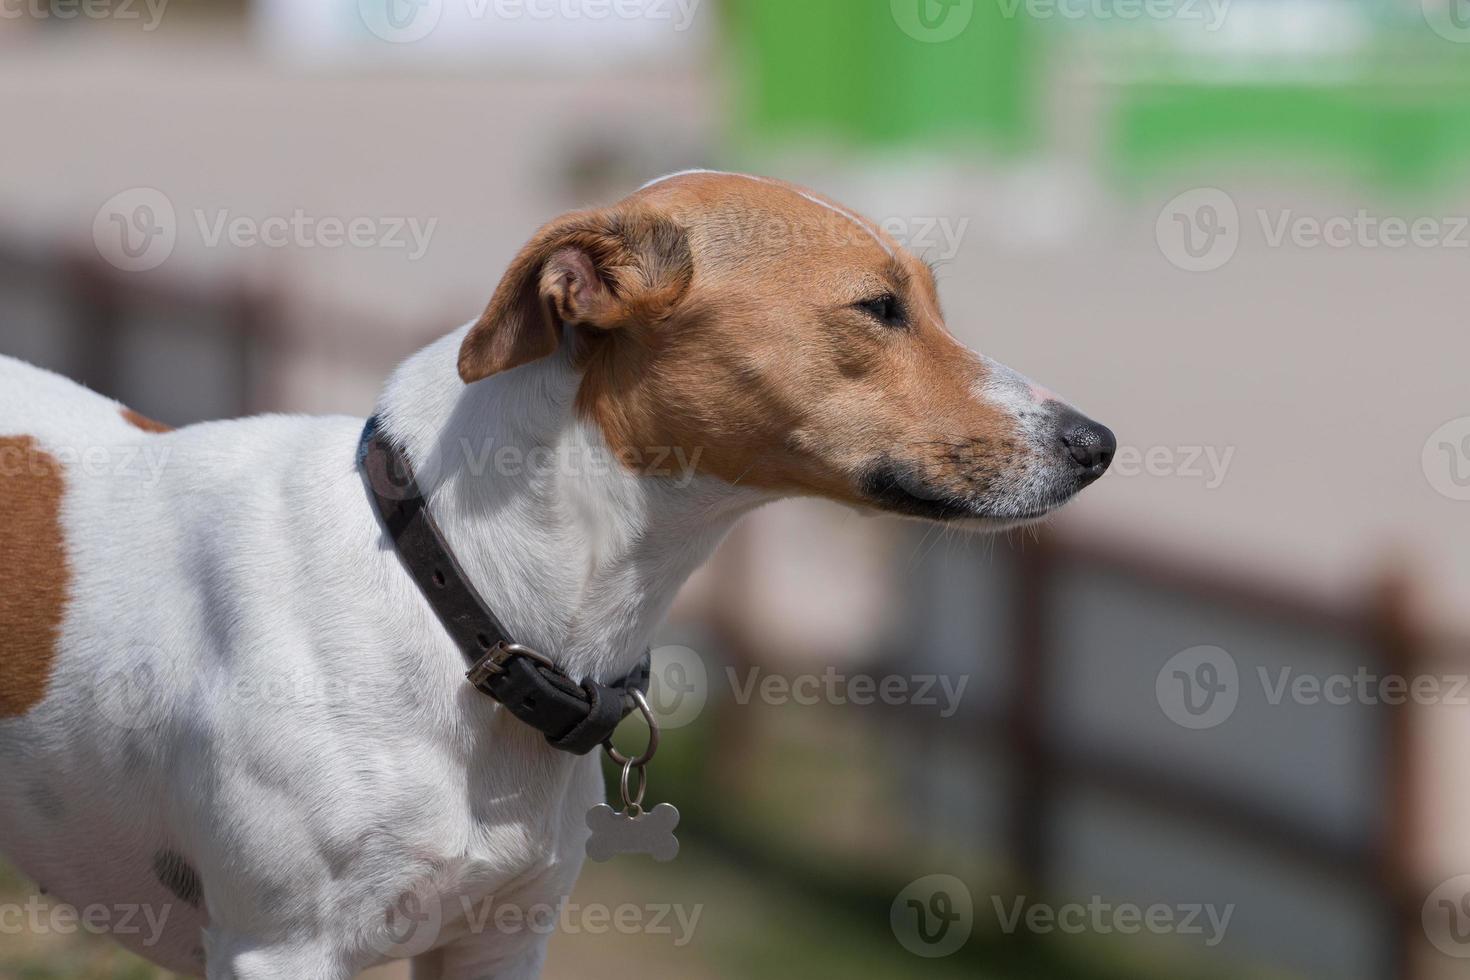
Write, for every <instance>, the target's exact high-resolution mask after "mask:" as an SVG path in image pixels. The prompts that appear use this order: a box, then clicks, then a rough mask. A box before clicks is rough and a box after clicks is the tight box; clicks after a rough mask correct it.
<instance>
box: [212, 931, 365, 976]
mask: <svg viewBox="0 0 1470 980" xmlns="http://www.w3.org/2000/svg"><path fill="white" fill-rule="evenodd" d="M205 948H206V950H207V960H206V962H207V963H208V966H207V967H206V972H205V975H206V977H207V978H208V980H283V978H286V977H290V978H292V980H298V978H299V980H308V978H309V980H352V976H353V970H352V968H351V967H350V966H349V965H348V964H346V963H344V962H343V961H342V957H340V956H338V955H335V954H334V953H333V952H332V951H330V950H327V949H323V948H321V947H319V946H289V947H286V946H262V945H260V944H259V943H256V942H253V941H251V940H249V939H245V938H243V937H235V936H225V935H218V934H211V935H208V937H207V939H206V942H205Z"/></svg>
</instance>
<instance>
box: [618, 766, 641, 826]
mask: <svg viewBox="0 0 1470 980" xmlns="http://www.w3.org/2000/svg"><path fill="white" fill-rule="evenodd" d="M634 772H637V773H638V793H637V795H634V794H632V793H629V792H628V776H629V775H630V774H631V773H634ZM618 785H619V787H620V788H621V789H622V791H623V808H624V809H626V810H628V811H629V812H630V813H631V814H632V815H633V816H637V815H638V814H639V813H641V812H642V810H643V794H644V793H645V792H647V791H648V770H647V769H645V768H643V767H642V766H639V765H634V763H633V760H632V759H629V760H628V761H627V762H625V763H623V778H622V780H621V782H620V783H619V784H618Z"/></svg>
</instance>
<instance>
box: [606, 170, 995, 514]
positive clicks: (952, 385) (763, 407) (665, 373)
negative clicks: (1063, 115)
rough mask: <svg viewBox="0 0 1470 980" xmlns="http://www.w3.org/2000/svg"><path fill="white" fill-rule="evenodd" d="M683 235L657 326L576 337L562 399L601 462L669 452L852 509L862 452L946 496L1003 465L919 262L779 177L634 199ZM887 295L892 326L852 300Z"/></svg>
mask: <svg viewBox="0 0 1470 980" xmlns="http://www.w3.org/2000/svg"><path fill="white" fill-rule="evenodd" d="M635 200H637V201H638V202H639V206H640V207H643V208H647V207H650V206H652V207H653V208H655V209H656V210H658V211H661V212H663V213H665V214H667V215H668V216H669V217H670V218H671V219H672V220H673V221H674V222H676V223H677V224H679V225H681V226H683V227H685V228H686V229H687V234H688V239H689V243H690V248H691V252H692V255H693V259H694V266H695V267H696V269H697V270H698V275H697V276H695V277H694V280H693V282H692V283H691V284H690V285H689V287H688V288H687V289H686V290H684V291H683V293H682V294H681V295H680V297H679V300H678V302H677V305H676V306H675V307H674V308H673V309H672V310H671V311H670V313H669V314H667V315H666V317H665V318H664V319H663V320H662V321H661V322H659V323H655V324H652V325H649V326H641V327H639V326H635V327H631V328H628V329H625V330H622V331H615V332H607V333H604V334H600V335H594V334H589V335H587V336H586V337H585V338H584V340H585V349H584V351H583V352H582V364H583V366H584V367H585V369H586V374H585V376H584V381H583V385H582V388H581V391H580V392H579V394H578V407H579V408H580V410H581V411H582V413H583V414H584V416H588V417H591V418H594V419H596V421H597V422H598V423H599V425H600V427H601V429H602V431H603V434H604V435H605V436H606V438H607V440H608V442H609V443H610V444H611V446H612V448H613V449H614V451H616V452H617V453H618V455H619V457H621V458H623V459H625V460H627V461H630V463H631V465H632V468H633V469H635V470H636V469H638V465H637V464H638V462H639V461H641V460H649V459H662V458H664V457H663V456H662V455H661V454H660V450H661V449H664V448H675V449H678V450H680V451H681V452H682V453H683V454H684V458H686V459H697V460H698V463H697V469H698V470H700V471H702V472H705V473H708V474H710V475H713V476H717V477H719V478H721V479H723V480H724V481H726V482H729V483H735V482H739V483H740V484H742V485H745V486H752V487H758V488H763V489H769V490H774V491H778V492H783V493H798V494H802V493H814V494H818V495H821V496H825V497H829V498H834V499H837V500H842V501H847V502H854V503H855V502H860V500H859V498H858V496H857V495H856V486H855V483H854V474H856V473H858V472H860V471H861V470H862V467H863V466H864V464H865V463H867V462H868V461H870V460H871V459H872V458H873V456H874V454H875V453H877V452H886V453H888V454H890V455H892V456H894V457H896V458H901V459H904V460H909V461H912V462H913V463H915V464H917V465H919V466H922V468H923V470H924V472H925V473H926V475H928V476H929V477H930V478H931V479H932V480H933V481H935V482H936V483H939V484H943V485H950V486H952V487H953V488H954V489H955V490H956V492H959V491H961V490H962V489H963V488H964V487H966V486H968V485H969V483H971V482H972V481H973V480H974V479H975V474H976V473H977V472H978V473H985V472H999V471H1002V470H1004V469H1006V468H1007V467H1008V466H1009V465H1011V464H1012V462H1013V459H1014V457H1015V455H1016V443H1015V441H1014V436H1015V423H1014V420H1013V419H1012V418H1011V417H1009V415H1008V414H1007V413H1006V412H1005V411H1004V410H1001V409H999V408H996V407H994V406H992V405H989V404H987V403H985V402H983V401H981V400H980V399H977V398H976V397H975V396H974V394H973V391H974V389H975V387H976V385H977V384H979V383H980V382H982V381H983V379H984V377H985V374H986V368H985V365H984V364H983V363H982V362H981V361H980V360H979V359H978V358H977V357H975V356H974V355H973V354H971V353H970V352H969V351H967V350H965V349H964V347H963V346H962V345H961V344H960V343H959V342H958V341H957V340H955V338H954V337H953V335H951V334H950V333H949V331H948V330H947V329H946V328H945V327H944V322H943V314H942V313H941V312H940V309H939V300H938V295H937V292H936V288H935V282H934V277H933V275H932V273H931V272H930V270H929V268H928V267H927V266H926V265H924V263H922V262H920V261H918V260H917V259H916V258H915V257H914V256H912V255H911V254H910V253H908V252H907V250H905V249H903V248H901V247H900V246H899V245H898V243H896V242H893V241H891V240H889V239H887V238H885V237H883V236H882V233H881V231H877V230H876V226H873V225H871V224H870V223H867V222H865V221H863V220H862V219H860V218H857V217H856V216H854V215H851V214H850V213H848V212H845V211H834V210H832V209H831V208H829V207H825V206H822V205H821V204H819V203H814V201H813V200H812V198H811V197H810V196H809V195H806V194H804V193H803V192H801V191H800V190H799V189H797V188H794V187H792V186H790V185H785V184H781V183H779V182H775V181H768V180H759V181H757V180H751V179H748V178H738V177H727V176H693V177H689V178H685V179H680V180H673V181H668V182H666V183H661V184H659V185H657V186H655V187H653V188H651V189H649V190H646V191H643V192H641V193H640V194H638V195H635ZM885 293H887V294H891V295H893V296H895V297H897V298H898V299H899V300H901V301H902V304H903V306H904V307H905V309H906V310H907V312H908V320H909V324H908V326H907V327H906V328H905V329H902V330H888V329H885V328H882V327H879V326H876V325H874V324H873V323H872V322H871V320H870V319H869V318H868V317H866V316H865V315H864V314H862V313H861V312H859V311H857V310H855V309H854V304H855V303H857V302H859V301H862V300H865V299H869V298H872V297H875V296H880V295H882V294H885Z"/></svg>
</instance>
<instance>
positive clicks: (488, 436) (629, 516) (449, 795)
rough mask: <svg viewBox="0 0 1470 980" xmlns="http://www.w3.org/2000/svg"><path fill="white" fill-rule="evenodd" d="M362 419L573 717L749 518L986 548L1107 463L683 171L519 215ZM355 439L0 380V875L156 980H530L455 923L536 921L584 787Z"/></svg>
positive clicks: (309, 423)
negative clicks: (141, 919)
mask: <svg viewBox="0 0 1470 980" xmlns="http://www.w3.org/2000/svg"><path fill="white" fill-rule="evenodd" d="M370 428H371V431H372V432H375V433H376V435H375V436H374V438H376V439H379V440H381V441H382V443H383V444H384V445H391V446H392V447H396V451H397V452H400V453H401V454H402V456H403V458H404V460H406V462H407V464H408V465H409V466H410V467H411V468H412V472H413V476H414V479H415V480H416V485H417V488H418V490H419V492H421V494H422V501H423V502H424V506H425V507H426V511H425V513H426V514H428V515H431V516H432V524H433V526H434V528H435V533H436V534H437V535H438V536H439V538H440V539H442V542H441V543H442V545H443V547H444V549H446V550H447V551H448V552H450V553H452V556H453V559H454V561H455V562H457V565H458V567H457V572H458V573H459V574H460V575H462V577H463V579H464V581H465V582H466V583H467V586H466V587H467V588H469V589H472V590H473V592H474V593H476V594H477V595H478V596H479V597H480V598H481V599H483V601H484V604H485V606H486V607H487V608H488V609H490V610H492V611H493V613H494V615H495V617H497V618H498V620H499V622H500V624H502V625H503V627H504V633H505V634H506V636H508V637H511V638H513V639H514V640H515V642H516V643H518V644H522V645H524V647H526V648H529V649H531V650H533V651H539V654H540V656H542V657H544V658H545V660H546V661H548V662H550V663H553V664H554V665H555V667H556V668H558V669H559V670H560V671H562V672H564V673H565V675H566V676H568V677H570V678H572V679H573V680H574V681H575V682H576V683H583V682H584V681H585V682H586V683H588V684H595V683H602V684H609V685H610V684H613V683H614V682H615V681H616V680H617V679H618V678H622V677H624V676H625V675H628V674H629V673H630V671H632V670H633V669H634V668H635V667H636V666H637V664H638V662H639V658H640V657H642V656H643V654H644V651H645V649H646V647H647V646H648V644H649V642H650V638H651V636H652V635H653V632H654V630H655V628H656V627H657V625H658V624H659V622H660V620H661V618H662V617H663V616H664V615H665V612H666V610H667V609H668V607H669V605H670V602H671V601H672V599H673V596H674V594H675V592H676V591H677V590H678V589H679V587H680V585H681V583H683V582H684V581H685V579H686V578H687V577H688V576H689V575H690V574H691V573H692V572H693V571H694V569H695V568H696V567H697V566H698V565H700V563H701V562H703V561H704V560H705V558H706V557H707V556H708V555H709V554H710V553H711V552H712V551H713V549H714V548H715V546H716V545H717V543H718V542H719V541H720V539H721V538H722V536H723V535H724V534H725V533H726V532H727V531H728V530H729V529H730V527H731V526H732V525H733V524H734V523H735V522H736V521H737V520H739V519H740V518H741V517H742V516H743V515H745V514H748V513H750V512H751V511H752V510H754V509H756V508H757V507H760V506H761V505H763V504H765V503H767V502H769V501H772V500H775V499H777V498H781V497H787V496H794V495H804V496H814V497H821V498H826V499H828V500H833V501H837V502H840V503H843V504H847V505H851V506H853V507H855V508H859V509H862V510H864V511H870V512H879V513H888V514H896V515H901V516H905V517H912V518H919V519H923V520H928V521H938V522H943V523H945V524H948V525H954V526H958V527H969V528H975V529H980V530H994V529H1002V528H1008V527H1014V526H1017V525H1020V524H1024V523H1026V522H1029V521H1034V520H1036V519H1038V518H1040V517H1042V516H1043V515H1046V514H1048V513H1050V512H1052V511H1053V510H1055V509H1056V508H1057V507H1059V506H1061V505H1062V504H1064V503H1065V502H1066V501H1068V500H1069V499H1070V498H1072V497H1073V496H1074V495H1075V494H1076V493H1077V492H1078V491H1080V490H1081V489H1082V488H1084V487H1085V486H1087V485H1088V484H1090V483H1092V482H1093V481H1095V480H1096V479H1097V478H1098V477H1100V476H1101V475H1102V473H1103V472H1104V471H1105V470H1106V469H1107V467H1108V464H1109V462H1110V460H1111V458H1112V455H1113V452H1114V449H1115V447H1116V443H1115V440H1114V437H1113V435H1112V433H1111V432H1109V431H1108V430H1107V429H1106V428H1104V427H1103V426H1101V425H1099V424H1097V423H1095V422H1092V421H1090V420H1088V419H1087V418H1085V417H1084V416H1082V415H1081V414H1079V413H1078V412H1077V411H1075V410H1074V409H1072V408H1070V407H1068V406H1067V405H1066V404H1065V403H1063V402H1062V401H1060V400H1059V399H1058V398H1057V397H1055V396H1054V395H1052V394H1051V393H1050V392H1049V391H1047V390H1046V389H1044V388H1041V387H1038V386H1036V385H1034V384H1032V383H1031V382H1029V381H1027V380H1026V379H1025V378H1024V377H1022V376H1021V375H1019V374H1017V373H1015V372H1013V371H1011V370H1009V369H1007V368H1005V367H1003V366H1002V365H1000V364H998V363H996V362H994V361H991V360H989V359H987V358H984V357H981V356H979V355H977V354H974V353H972V352H971V351H969V350H967V349H966V348H965V347H964V346H962V345H961V344H960V343H959V342H958V341H957V340H956V339H955V338H954V337H953V336H952V335H951V334H950V333H949V332H948V331H947V329H946V327H945V325H944V317H943V314H942V313H941V311H940V306H939V299H938V296H937V291H936V286H935V280H934V277H933V275H932V273H931V270H930V269H929V268H928V267H926V265H925V264H923V263H922V262H920V261H918V260H917V259H916V258H915V257H914V256H913V255H911V254H910V253H909V252H908V251H906V250H905V249H904V248H903V247H902V246H901V245H900V244H899V243H898V242H897V241H895V240H894V239H893V238H892V237H890V236H889V235H887V234H885V233H884V231H882V230H881V229H880V228H879V227H878V226H877V225H875V224H874V223H873V222H871V221H869V220H867V219H865V218H863V217H860V216H859V215H857V214H855V213H854V212H852V211H850V210H848V209H846V208H844V207H842V206H841V205H839V204H836V203H834V202H832V201H830V200H828V199H827V198H825V197H822V196H820V195H818V194H815V193H813V192H811V191H808V190H805V189H802V188H801V187H798V186H796V185H793V184H790V183H785V182H782V181H779V180H774V179H767V178H761V177H754V176H746V175H738V174H727V173H721V172H713V171H686V172H683V173H680V174H675V175H672V176H670V177H666V178H661V179H659V180H657V181H654V182H652V183H650V184H648V185H645V186H644V187H643V188H641V189H639V190H638V191H637V192H635V193H633V194H632V195H630V196H629V197H627V198H626V199H624V200H623V201H621V202H620V203H618V204H616V205H614V206H612V207H608V208H601V209H593V210H583V211H577V212H573V213H570V214H567V215H564V216H562V217H560V218H557V219H556V220H554V221H552V222H551V223H550V224H548V225H546V226H545V227H544V228H542V229H541V230H540V231H539V232H537V233H536V234H535V236H534V237H533V238H532V239H531V240H530V242H529V243H528V244H527V245H526V246H525V247H524V248H523V249H522V250H521V251H520V253H519V254H518V255H517V256H516V258H515V259H514V261H513V262H512V263H511V265H510V267H509V269H508V270H507V271H506V272H505V274H504V277H503V279H502V280H501V281H500V283H499V285H498V287H497V288H496V289H495V291H494V294H493V297H492V299H491V300H490V303H489V306H488V307H487V309H486V310H485V312H484V314H483V316H481V317H480V318H479V319H478V320H477V321H474V322H472V323H470V324H467V325H466V326H464V327H462V328H460V329H459V330H456V331H455V332H453V333H451V334H449V335H448V336H446V337H444V338H443V339H442V340H440V341H438V342H436V343H434V344H432V345H430V346H429V347H427V348H426V349H424V350H422V351H420V352H419V353H417V354H415V355H413V356H412V357H410V358H409V359H408V360H407V361H405V362H404V363H403V364H402V365H400V366H399V368H398V369H397V370H396V371H395V372H394V373H393V375H392V376H391V379H390V380H389V381H388V382H387V385H386V387H385V388H384V390H383V392H382V394H381V397H380V399H379V401H378V403H377V409H376V415H375V416H374V422H373V426H372V427H370ZM362 430H363V420H362V419H355V418H345V417H322V418H319V417H302V416H283V415H273V416H263V417H257V418H247V419H240V420H234V421H221V422H207V423H202V424H197V425H191V426H188V427H185V428H181V429H178V430H174V431H170V430H168V429H166V428H165V427H164V426H161V425H157V424H154V423H151V422H149V421H148V420H146V419H144V418H142V417H141V416H139V415H137V414H135V413H133V412H132V411H130V410H128V409H126V408H124V407H122V406H121V405H119V404H118V403H116V402H114V401H112V400H110V399H107V398H104V397H102V396H100V395H97V394H94V393H92V392H90V391H88V390H86V389H84V388H82V387H81V386H79V385H77V384H74V383H73V382H71V381H68V380H66V379H64V378H61V377H59V376H57V375H54V374H51V373H48V372H45V371H42V370H40V369H37V368H34V367H31V366H29V365H26V364H23V363H21V362H19V361H15V360H12V359H8V358H0V494H3V497H4V499H5V501H6V507H5V511H6V515H7V516H6V520H4V521H3V522H0V543H3V554H4V558H5V561H4V566H3V568H0V651H3V652H0V783H3V785H4V787H5V790H4V792H3V793H0V850H3V851H4V853H5V854H6V855H8V857H9V859H10V860H11V861H12V862H13V863H14V864H15V865H16V866H17V867H18V868H19V869H20V870H21V871H22V872H23V873H25V874H26V875H28V876H30V877H31V878H33V879H34V880H35V881H36V882H37V883H38V885H39V886H40V887H42V888H44V889H46V890H47V891H48V893H49V894H52V895H54V896H56V897H57V898H58V899H59V900H62V901H65V902H69V903H71V904H74V905H76V906H78V907H87V908H101V909H104V910H106V909H113V908H124V907H129V908H138V907H141V908H144V909H153V910H160V911H161V912H166V913H167V915H162V914H160V915H157V916H155V918H156V919H161V920H163V921H162V922H160V923H159V925H158V929H157V930H156V934H153V933H151V932H149V931H148V930H147V929H137V930H133V931H129V930H124V929H122V928H120V927H119V928H113V929H112V930H111V931H112V933H113V934H114V936H115V937H116V938H117V939H118V941H120V942H121V943H123V945H125V946H127V947H129V948H130V949H132V950H133V951H134V952H136V953H138V954H140V955H142V956H143V957H145V958H147V959H149V960H152V961H154V962H156V963H158V964H160V965H162V966H163V967H165V968H167V969H170V970H173V971H177V972H178V973H181V974H185V975H190V976H204V977H207V978H209V980H266V978H271V980H275V978H283V977H289V978H310V980H347V978H350V977H352V976H355V975H356V974H357V973H358V972H360V971H362V970H365V969H367V968H370V967H372V966H375V965H378V964H380V963H383V962H386V961H389V960H393V959H411V960H412V962H413V975H414V977H415V978H417V980H479V978H488V977H495V978H501V980H527V978H533V977H536V976H538V975H539V973H540V970H541V965H542V963H543V960H544V957H545V953H546V942H547V937H546V936H545V935H544V934H543V931H541V930H537V931H532V930H520V931H505V930H494V929H491V930H484V929H476V928H474V923H473V922H470V921H468V920H467V918H466V917H465V915H464V914H463V912H462V910H464V909H468V908H472V907H475V905H476V903H480V902H483V901H484V900H486V899H493V901H495V902H496V903H498V904H500V905H506V904H513V905H517V906H520V907H523V908H524V907H528V906H531V905H533V904H538V903H547V904H550V905H552V906H555V904H556V903H557V902H559V901H561V900H563V899H564V898H565V897H566V896H567V895H568V894H569V892H570V891H571V888H572V885H573V882H574V880H575V879H576V877H577V875H578V873H579V870H580V867H581V864H582V860H583V856H584V846H585V842H586V840H587V836H588V825H587V823H586V820H585V815H586V814H587V813H588V811H589V809H590V808H592V807H593V806H594V805H596V804H598V803H600V802H601V801H602V799H603V796H604V789H603V781H602V775H601V772H600V770H599V765H598V762H597V760H596V757H595V756H594V755H592V754H590V753H588V754H581V755H577V754H573V753H572V752H567V751H560V750H559V749H558V748H557V747H556V746H554V745H552V744H548V737H547V736H545V735H544V734H543V733H542V732H540V731H537V730H535V728H533V727H532V726H531V725H528V724H526V723H525V722H524V721H523V720H521V718H519V717H517V716H516V715H515V714H514V713H512V712H511V711H508V710H505V706H504V705H502V704H501V703H499V702H497V701H496V700H495V699H494V698H491V697H486V696H484V694H483V693H482V692H481V691H480V690H477V689H476V688H475V687H474V686H472V685H470V684H467V683H466V682H465V661H464V657H463V651H462V650H461V649H460V647H459V645H458V644H457V643H456V642H454V641H453V640H452V639H451V636H450V631H449V630H447V629H446V626H445V623H446V620H444V619H443V618H442V616H441V615H440V611H439V610H437V609H436V608H435V607H434V606H433V603H432V601H431V598H430V597H428V596H427V593H426V591H425V589H426V588H427V586H425V585H424V584H423V582H422V581H420V580H419V579H417V578H416V577H415V576H414V575H413V574H410V572H411V571H412V570H411V568H410V567H409V565H410V564H411V563H410V561H409V559H408V557H406V556H405V555H404V554H400V546H399V545H397V544H395V534H396V531H391V530H390V525H391V524H392V520H393V519H392V517H391V515H388V516H385V513H384V512H383V511H382V509H381V508H379V507H378V506H375V502H374V494H373V492H372V490H371V488H370V487H369V486H368V484H365V482H364V479H363V475H362V470H361V466H360V448H361V446H362V445H364V444H365V441H364V438H363V435H362ZM129 460H131V461H133V465H132V466H131V467H129V466H128V465H127V461H129ZM150 460H151V461H152V464H153V465H150V464H149V463H147V462H146V461H150ZM671 461H673V462H671ZM435 575H436V576H437V575H438V573H437V572H436V573H435ZM439 584H442V582H440V583H439ZM140 694H141V696H140ZM624 710H626V709H624ZM616 717H621V715H617V716H616ZM584 749H585V746H584ZM410 900H411V901H410ZM430 903H432V905H433V909H432V911H433V913H434V914H433V928H432V929H429V930H418V932H420V933H426V934H425V935H418V936H415V937H412V938H411V939H408V938H405V937H404V936H401V935H398V934H387V933H386V932H385V922H387V921H388V920H391V919H392V918H393V914H392V913H393V912H394V910H400V911H401V910H404V909H407V908H409V907H410V906H412V908H424V907H425V906H426V905H427V904H430ZM114 925H115V924H114ZM388 932H391V930H388Z"/></svg>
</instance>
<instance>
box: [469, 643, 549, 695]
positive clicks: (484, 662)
mask: <svg viewBox="0 0 1470 980" xmlns="http://www.w3.org/2000/svg"><path fill="white" fill-rule="evenodd" d="M513 657H525V658H526V659H527V660H534V661H535V662H536V663H538V664H540V665H541V666H543V667H546V668H548V669H550V670H554V671H556V672H557V673H561V670H560V668H558V667H557V666H556V664H554V663H552V662H551V658H550V657H547V656H546V655H545V654H543V653H541V652H539V651H537V650H532V649H531V648H530V647H528V646H522V645H521V644H519V643H506V642H505V641H504V640H501V641H500V642H499V643H497V644H495V645H494V646H493V647H491V648H490V652H489V653H487V654H485V655H484V656H483V657H481V658H480V659H479V660H477V661H475V665H474V666H473V667H471V668H470V669H469V673H467V674H465V677H466V678H468V679H469V682H470V683H471V684H473V685H474V686H475V687H478V688H481V689H483V688H484V686H485V684H487V683H489V681H490V679H491V678H493V677H499V676H500V675H501V674H504V673H505V665H506V664H508V663H510V661H511V658H513Z"/></svg>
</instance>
